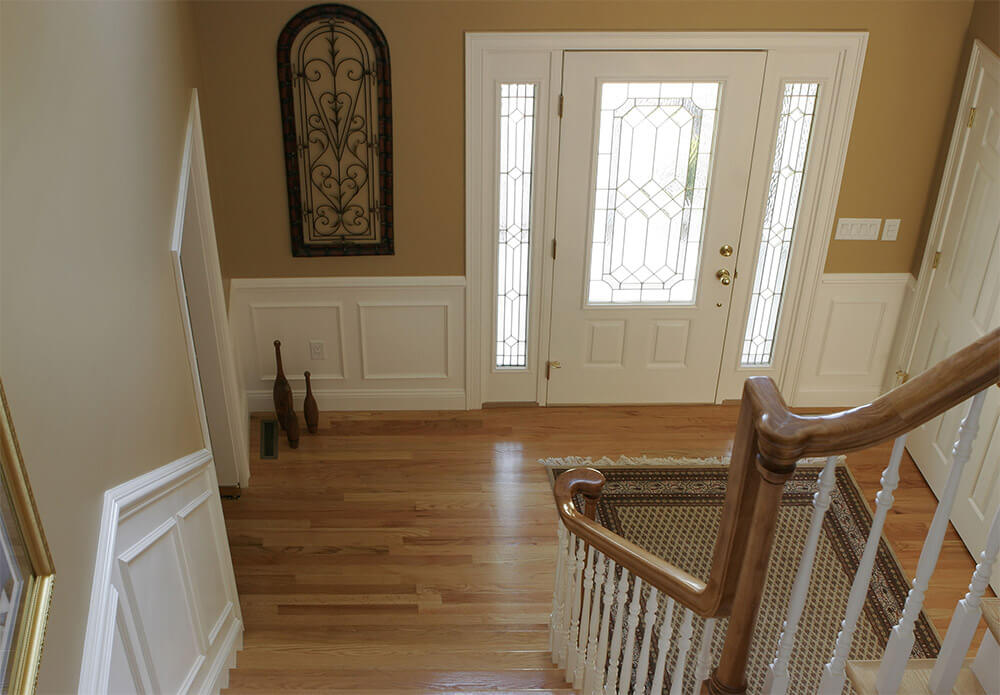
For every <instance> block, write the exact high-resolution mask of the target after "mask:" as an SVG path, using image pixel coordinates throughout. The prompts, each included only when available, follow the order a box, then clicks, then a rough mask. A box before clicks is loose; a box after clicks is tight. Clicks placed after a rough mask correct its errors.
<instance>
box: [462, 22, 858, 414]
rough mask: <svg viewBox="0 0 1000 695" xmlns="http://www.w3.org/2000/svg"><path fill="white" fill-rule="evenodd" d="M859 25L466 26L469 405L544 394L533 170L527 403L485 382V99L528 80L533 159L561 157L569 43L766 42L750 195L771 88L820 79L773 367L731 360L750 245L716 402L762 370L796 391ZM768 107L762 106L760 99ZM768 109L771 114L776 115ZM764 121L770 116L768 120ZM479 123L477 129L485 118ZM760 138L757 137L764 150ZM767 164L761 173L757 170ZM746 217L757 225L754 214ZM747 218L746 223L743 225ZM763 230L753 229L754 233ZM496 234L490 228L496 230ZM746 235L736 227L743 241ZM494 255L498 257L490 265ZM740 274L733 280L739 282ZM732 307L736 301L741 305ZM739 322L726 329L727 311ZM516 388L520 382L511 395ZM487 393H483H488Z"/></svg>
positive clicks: (740, 46)
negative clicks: (814, 28)
mask: <svg viewBox="0 0 1000 695" xmlns="http://www.w3.org/2000/svg"><path fill="white" fill-rule="evenodd" d="M867 40H868V34H867V32H612V33H607V32H592V33H591V32H585V33H572V32H566V33H561V32H560V33H536V32H530V33H469V34H466V307H467V312H466V314H467V318H466V327H465V329H466V407H467V408H479V407H482V404H483V402H484V399H487V400H489V401H511V400H534V401H536V402H538V403H540V404H542V405H544V404H545V402H546V389H545V371H546V370H545V368H544V362H545V359H546V350H547V345H548V339H549V327H550V320H551V301H550V300H549V298H550V296H551V288H552V267H553V265H552V263H551V255H549V254H550V250H551V247H552V242H553V239H554V233H555V204H554V203H555V181H554V179H555V177H554V176H545V177H544V178H541V177H539V178H537V179H536V180H537V181H538V185H537V187H536V191H535V194H534V196H533V198H534V200H533V201H532V204H533V206H534V207H533V212H532V214H533V219H534V220H535V229H534V230H533V234H534V237H535V238H534V239H533V253H532V271H531V283H530V302H529V306H530V310H531V321H532V323H531V325H530V328H529V366H528V368H527V369H525V370H523V371H522V372H521V379H522V381H531V382H533V383H534V385H535V390H534V396H535V397H534V399H531V398H527V399H526V398H519V397H514V398H510V397H502V396H501V397H495V396H494V393H496V388H495V387H494V388H492V389H491V388H490V386H491V384H490V379H491V378H492V377H493V376H494V375H495V374H496V373H497V370H496V369H495V368H493V366H492V364H493V361H492V359H490V357H489V355H490V354H491V353H490V352H488V351H489V350H491V349H492V348H493V343H492V331H493V317H494V313H493V312H494V310H495V307H494V306H493V304H495V301H494V298H493V296H492V295H493V292H492V287H493V286H494V283H495V280H494V268H493V267H491V265H490V259H491V258H493V256H492V252H493V248H492V246H493V245H492V244H491V243H488V242H487V240H488V239H491V238H492V237H489V236H487V232H490V230H491V225H490V220H492V219H493V217H492V216H493V214H494V209H493V208H492V206H493V204H494V198H495V194H493V193H491V192H490V191H491V188H495V181H494V180H493V178H492V176H493V174H492V170H491V168H490V166H489V164H490V163H491V162H492V159H490V157H489V153H490V152H492V148H493V140H492V139H491V138H492V136H493V131H492V130H491V129H490V127H489V124H488V121H487V119H489V118H492V116H493V112H492V110H491V107H490V104H491V100H492V98H493V97H492V95H493V93H494V91H493V90H495V88H496V85H497V84H498V83H499V82H500V81H519V80H524V81H532V82H535V83H536V84H537V85H539V87H540V89H539V105H538V108H537V113H538V117H537V120H538V124H537V126H536V131H537V132H536V143H535V157H536V160H537V161H538V166H539V167H548V168H549V169H550V170H551V169H552V168H554V166H555V162H556V161H557V157H558V137H556V136H555V135H556V134H558V132H559V131H558V129H559V92H560V89H559V86H560V85H561V75H562V53H563V52H564V51H568V50H618V51H620V50H686V51H691V50H694V51H699V50H705V51H710V50H758V51H760V50H762V51H767V54H768V59H767V71H766V73H765V78H764V82H765V87H764V89H765V92H768V90H769V89H770V91H771V93H766V94H765V95H764V97H763V98H762V106H761V112H760V116H759V118H760V122H759V123H758V128H757V145H756V146H755V150H754V162H753V165H752V166H753V169H752V173H751V184H750V185H751V195H755V194H756V195H757V196H758V197H760V196H761V194H762V193H766V187H767V180H766V177H767V173H768V172H769V167H770V164H771V159H770V157H771V154H772V146H773V140H774V129H775V128H776V127H777V118H776V112H775V110H774V109H775V107H774V102H777V103H780V99H779V98H778V94H777V88H778V87H779V86H780V84H781V83H783V82H786V81H793V80H800V81H819V82H820V83H821V94H823V95H826V99H825V100H823V97H822V96H821V100H823V103H825V104H827V106H828V107H827V108H825V109H822V112H821V113H820V114H818V115H817V118H816V122H815V124H814V130H813V133H814V135H813V137H814V144H812V145H811V152H810V160H809V165H808V167H809V169H808V172H807V175H806V181H805V183H804V186H803V194H802V204H801V205H802V207H801V211H800V215H799V224H798V225H797V231H796V241H795V245H794V247H793V264H792V267H791V268H790V270H789V278H788V282H787V284H786V299H785V304H784V306H783V308H782V315H781V324H780V326H779V329H778V331H779V332H778V348H777V350H776V352H775V360H774V362H773V363H772V366H771V367H770V368H766V369H741V368H739V367H738V364H737V362H736V360H738V356H739V347H738V346H739V343H740V342H741V341H742V337H743V336H742V326H743V325H744V321H745V313H746V302H748V301H749V286H750V278H752V277H753V268H754V263H755V262H756V251H755V250H754V251H753V252H752V253H743V254H741V255H740V258H739V265H738V266H737V274H738V276H742V278H743V284H744V286H745V287H746V288H747V290H746V292H745V293H744V294H745V298H744V299H745V301H744V302H743V303H742V304H741V303H740V302H737V300H736V298H735V296H734V301H733V308H731V314H730V330H729V333H728V334H727V339H726V346H725V349H724V352H723V365H724V367H723V369H722V370H721V371H720V381H719V388H718V390H717V394H716V401H717V402H721V401H723V400H726V399H730V398H739V396H740V392H741V388H742V382H743V380H744V379H745V378H746V377H747V376H750V375H755V374H765V375H767V376H771V377H772V378H774V379H775V381H776V382H777V383H778V385H779V387H780V388H781V389H782V391H783V392H784V393H787V394H792V393H795V391H796V387H797V382H798V372H799V367H800V359H799V358H800V356H801V354H802V349H801V347H802V343H803V341H804V339H805V332H806V329H807V327H808V317H809V314H810V310H811V308H812V305H813V300H814V297H815V293H816V288H817V286H818V284H819V281H820V278H821V274H822V268H823V263H824V261H825V259H826V253H827V249H828V247H829V242H830V234H829V230H830V229H831V228H832V226H833V221H834V215H835V210H836V203H837V198H838V196H839V192H840V183H841V177H842V174H843V167H844V160H845V158H846V153H847V145H848V140H849V137H850V132H851V125H852V122H853V116H854V107H855V103H856V100H857V94H858V89H859V86H860V80H861V70H862V66H863V63H864V56H865V51H866V48H867ZM767 100H770V101H771V103H772V106H771V108H770V109H766V108H765V106H764V103H765V101H767ZM772 116H773V117H772ZM765 119H770V121H771V122H767V123H765ZM484 124H485V125H484ZM761 143H764V145H763V146H761ZM761 172H763V173H761ZM762 205H763V199H761V200H760V202H759V207H757V208H755V207H754V206H753V205H750V204H748V205H747V208H746V213H745V214H746V216H747V217H748V218H749V217H751V216H752V215H755V214H756V215H757V219H758V220H759V217H760V214H761V213H760V209H761V208H762ZM754 224H755V225H756V224H758V222H757V221H755V222H754ZM747 225H748V220H747V219H745V220H744V229H752V227H747ZM753 231H754V233H755V234H759V233H760V230H759V228H758V229H755V230H753ZM492 233H495V231H492ZM752 236H753V235H752V234H747V233H744V234H743V239H744V243H746V242H747V241H748V239H750V237H752ZM494 263H495V261H494ZM738 279H739V278H738ZM738 305H739V306H738ZM737 314H739V316H738V322H739V328H738V329H737V330H733V329H732V325H733V321H734V316H736V315H737ZM519 392H520V393H523V392H524V390H523V389H521V390H520V391H519ZM484 397H485V398H484Z"/></svg>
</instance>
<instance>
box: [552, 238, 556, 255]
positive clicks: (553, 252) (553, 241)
mask: <svg viewBox="0 0 1000 695" xmlns="http://www.w3.org/2000/svg"><path fill="white" fill-rule="evenodd" d="M555 257H556V240H555V239H553V240H552V258H555Z"/></svg>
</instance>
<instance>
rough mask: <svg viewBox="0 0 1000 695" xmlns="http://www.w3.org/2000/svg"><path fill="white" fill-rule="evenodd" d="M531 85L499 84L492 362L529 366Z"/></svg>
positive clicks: (532, 129) (532, 130)
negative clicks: (494, 314) (495, 312)
mask: <svg viewBox="0 0 1000 695" xmlns="http://www.w3.org/2000/svg"><path fill="white" fill-rule="evenodd" d="M534 127H535V85H533V84H501V85H500V118H499V131H500V143H499V144H500V149H499V157H498V163H499V171H498V175H499V186H498V191H499V210H498V213H499V214H498V225H499V226H498V234H497V325H496V346H497V349H496V366H497V367H526V366H527V365H528V279H529V276H530V275H531V182H532V171H533V161H534V142H535V138H534Z"/></svg>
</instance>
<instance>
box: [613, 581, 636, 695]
mask: <svg viewBox="0 0 1000 695" xmlns="http://www.w3.org/2000/svg"><path fill="white" fill-rule="evenodd" d="M641 600H642V579H640V578H639V577H633V578H632V603H630V604H629V606H628V633H627V636H626V638H625V651H623V652H622V677H621V680H619V681H618V695H628V692H629V689H630V688H631V687H632V660H633V659H632V658H633V657H634V656H635V634H636V632H637V631H638V628H639V601H641Z"/></svg>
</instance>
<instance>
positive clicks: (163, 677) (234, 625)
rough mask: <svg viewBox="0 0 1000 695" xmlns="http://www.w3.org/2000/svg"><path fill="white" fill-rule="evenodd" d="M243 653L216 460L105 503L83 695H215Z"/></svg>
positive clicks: (183, 465) (167, 470)
mask: <svg viewBox="0 0 1000 695" xmlns="http://www.w3.org/2000/svg"><path fill="white" fill-rule="evenodd" d="M242 643H243V620H242V616H241V613H240V603H239V598H238V596H237V594H236V581H235V578H234V575H233V567H232V560H231V558H230V555H229V543H228V539H227V536H226V531H225V524H224V521H223V518H222V505H221V503H220V501H219V488H218V479H217V477H216V475H215V466H214V463H213V461H212V456H211V454H210V453H209V452H208V451H207V450H205V449H202V450H201V451H197V452H195V453H193V454H191V455H189V456H185V457H184V458H181V459H178V460H177V461H174V462H173V463H170V464H167V465H166V466H162V467H160V468H157V469H156V470H154V471H151V472H149V473H147V474H145V475H143V476H140V477H138V478H136V479H134V480H130V481H128V482H126V483H123V484H122V485H119V486H118V487H115V488H113V489H111V490H108V491H107V492H106V493H104V510H103V512H102V515H101V529H100V538H99V540H98V551H97V560H96V563H95V567H94V585H93V588H92V589H91V598H90V613H89V616H88V619H87V633H86V637H85V640H84V649H83V659H82V666H81V671H80V684H79V689H78V692H79V693H80V695H96V694H101V695H103V694H105V693H119V692H147V693H154V692H155V693H159V692H171V693H199V694H201V693H216V692H218V691H219V689H220V688H221V687H223V686H224V684H225V683H227V682H228V668H230V667H231V665H232V664H234V663H235V658H236V651H237V650H238V649H240V648H241V647H242Z"/></svg>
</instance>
